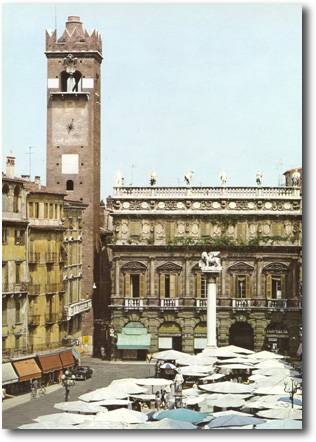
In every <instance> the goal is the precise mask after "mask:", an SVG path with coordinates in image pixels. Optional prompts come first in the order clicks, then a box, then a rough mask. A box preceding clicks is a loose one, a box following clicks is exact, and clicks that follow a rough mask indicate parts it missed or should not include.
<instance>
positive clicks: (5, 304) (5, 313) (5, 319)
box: [2, 299, 8, 325]
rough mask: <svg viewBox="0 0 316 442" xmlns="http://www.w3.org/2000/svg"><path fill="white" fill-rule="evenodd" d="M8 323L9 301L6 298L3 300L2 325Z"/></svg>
mask: <svg viewBox="0 0 316 442" xmlns="http://www.w3.org/2000/svg"><path fill="white" fill-rule="evenodd" d="M7 323H8V301H7V300H6V299H3V300H2V325H7Z"/></svg>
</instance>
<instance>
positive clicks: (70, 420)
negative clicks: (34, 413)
mask: <svg viewBox="0 0 316 442" xmlns="http://www.w3.org/2000/svg"><path fill="white" fill-rule="evenodd" d="M92 419H93V416H86V415H83V414H77V413H53V414H45V415H43V416H38V417H37V418H36V419H34V421H35V422H40V423H51V424H56V425H65V424H66V425H67V424H70V425H75V424H80V423H81V422H84V421H86V420H92Z"/></svg>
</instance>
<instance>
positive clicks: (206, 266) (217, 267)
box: [199, 252, 222, 272]
mask: <svg viewBox="0 0 316 442" xmlns="http://www.w3.org/2000/svg"><path fill="white" fill-rule="evenodd" d="M219 255H220V252H209V253H207V252H203V253H202V256H201V259H200V261H199V267H200V269H201V270H202V272H207V271H214V272H220V271H221V270H222V266H221V259H220V257H219Z"/></svg>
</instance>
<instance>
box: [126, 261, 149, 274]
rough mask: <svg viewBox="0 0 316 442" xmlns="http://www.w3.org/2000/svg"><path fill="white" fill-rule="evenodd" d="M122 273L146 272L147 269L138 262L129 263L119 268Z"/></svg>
mask: <svg viewBox="0 0 316 442" xmlns="http://www.w3.org/2000/svg"><path fill="white" fill-rule="evenodd" d="M121 270H122V271H123V272H146V270H147V267H146V266H145V264H143V263H141V262H139V261H130V262H127V263H126V264H124V265H123V266H122V268H121Z"/></svg>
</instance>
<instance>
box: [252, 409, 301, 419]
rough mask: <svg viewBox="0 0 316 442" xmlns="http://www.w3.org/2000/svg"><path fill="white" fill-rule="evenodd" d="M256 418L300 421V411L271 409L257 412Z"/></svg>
mask: <svg viewBox="0 0 316 442" xmlns="http://www.w3.org/2000/svg"><path fill="white" fill-rule="evenodd" d="M257 415H258V416H261V417H267V418H268V419H291V420H292V419H295V420H301V419H302V410H297V409H295V408H273V409H270V410H262V411H258V412H257Z"/></svg>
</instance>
